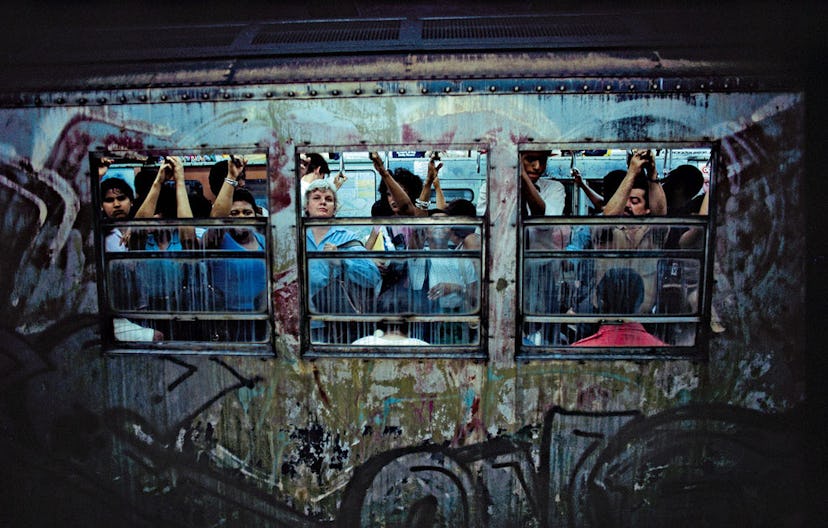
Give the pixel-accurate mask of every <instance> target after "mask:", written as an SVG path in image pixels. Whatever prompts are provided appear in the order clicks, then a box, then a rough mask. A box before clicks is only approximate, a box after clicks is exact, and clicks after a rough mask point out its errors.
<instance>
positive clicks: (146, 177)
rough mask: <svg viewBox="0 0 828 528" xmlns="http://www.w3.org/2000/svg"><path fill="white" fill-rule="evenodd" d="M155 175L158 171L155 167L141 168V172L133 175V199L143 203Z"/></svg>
mask: <svg viewBox="0 0 828 528" xmlns="http://www.w3.org/2000/svg"><path fill="white" fill-rule="evenodd" d="M157 173H158V169H157V168H156V167H141V170H139V171H138V174H136V175H135V198H136V199H137V200H141V201H143V200H144V198H146V197H147V194H149V190H150V187H152V182H154V181H155V175H156V174H157Z"/></svg>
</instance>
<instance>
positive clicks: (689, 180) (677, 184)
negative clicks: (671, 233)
mask: <svg viewBox="0 0 828 528" xmlns="http://www.w3.org/2000/svg"><path fill="white" fill-rule="evenodd" d="M703 186H704V175H703V174H702V172H701V171H700V170H699V169H698V168H696V167H695V166H693V165H687V164H685V165H679V166H678V167H676V168H675V169H673V170H671V171H670V172H669V173H668V174H667V176H666V177H665V178H664V181H663V182H662V183H661V188H662V189H664V197H665V198H666V199H667V211H668V214H690V213H694V212H697V211H698V210H699V208H698V206H697V205H696V206H693V205H691V201H692V199H693V198H694V197H695V196H696V195H698V194H699V191H701V189H702V187H703Z"/></svg>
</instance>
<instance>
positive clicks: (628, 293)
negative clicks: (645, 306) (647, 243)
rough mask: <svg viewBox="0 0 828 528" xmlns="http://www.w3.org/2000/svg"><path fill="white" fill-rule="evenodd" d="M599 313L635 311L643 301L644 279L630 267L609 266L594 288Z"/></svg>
mask: <svg viewBox="0 0 828 528" xmlns="http://www.w3.org/2000/svg"><path fill="white" fill-rule="evenodd" d="M595 296H596V299H597V300H598V311H599V313H619V314H626V313H635V312H636V311H637V310H638V308H639V306H641V303H642V302H643V301H644V281H643V280H642V278H641V275H639V274H638V272H636V271H635V270H633V269H631V268H611V269H609V270H607V272H606V273H605V274H604V277H603V278H602V279H601V280H600V281H599V282H598V286H597V287H596V289H595Z"/></svg>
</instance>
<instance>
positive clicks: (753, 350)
mask: <svg viewBox="0 0 828 528" xmlns="http://www.w3.org/2000/svg"><path fill="white" fill-rule="evenodd" d="M599 59H600V58H596V59H595V60H596V68H597V69H600V60H599ZM527 60H528V59H527ZM452 67H454V64H453V65H452ZM562 67H563V65H562ZM641 67H642V68H646V67H649V65H648V64H642V65H641ZM318 73H319V72H317V74H318ZM332 86H334V83H330V84H329V85H328V87H329V88H330V87H332ZM393 88H394V85H393V83H389V84H388V85H387V89H388V90H389V91H390V90H392V89H393ZM2 113H3V116H4V119H3V120H2V123H0V138H2V139H0V142H1V143H2V145H0V157H1V158H2V159H0V163H2V174H1V175H0V176H1V177H0V203H2V204H3V209H2V216H1V217H0V237H2V239H3V240H4V241H5V244H4V249H3V252H2V255H0V263H2V275H3V276H4V277H5V280H4V282H3V284H2V286H0V303H2V306H3V310H2V312H3V323H2V327H1V328H0V334H2V338H0V342H2V343H3V344H2V345H0V346H1V347H2V357H3V362H4V364H5V368H4V369H3V370H2V377H0V380H2V384H0V393H1V394H2V395H3V396H4V400H5V402H6V403H5V404H4V405H3V414H2V421H3V424H4V429H5V430H6V431H8V433H9V434H8V435H7V438H6V439H5V440H4V441H3V443H2V448H3V449H4V451H5V453H4V455H5V459H7V460H8V461H9V464H7V468H8V469H6V470H5V471H7V473H4V475H9V474H11V472H12V471H20V472H21V473H22V474H24V475H26V477H25V478H24V479H23V480H25V488H26V489H30V488H33V487H36V486H37V485H38V484H39V483H46V484H54V485H55V486H56V487H57V488H58V491H60V492H65V493H66V496H67V497H68V498H69V500H72V501H76V502H77V503H78V504H81V505H84V506H87V505H89V504H90V503H91V504H96V505H97V506H96V508H93V510H94V513H90V514H89V516H91V517H93V518H95V519H98V520H100V519H103V520H106V521H113V520H115V519H120V520H125V521H126V524H128V525H146V524H153V523H161V524H185V525H209V524H215V523H219V522H222V521H226V520H227V519H228V518H229V519H232V520H233V522H234V523H235V524H238V525H244V524H245V523H247V524H249V525H254V524H256V525H272V526H300V525H307V526H321V525H325V524H326V523H328V522H330V521H334V520H335V521H337V522H338V523H340V524H342V525H343V526H344V525H346V524H349V523H352V524H349V525H353V524H358V525H362V526H370V525H371V524H372V522H374V521H373V520H374V519H386V520H387V519H395V520H399V521H400V522H403V521H405V518H404V513H405V512H406V511H407V510H408V509H411V510H412V511H419V512H424V511H431V510H430V509H431V508H433V509H434V511H435V512H438V513H434V515H437V516H438V517H439V518H440V519H442V520H443V521H445V525H460V526H482V525H485V524H486V523H487V521H486V519H488V520H490V521H491V522H490V523H489V524H490V525H502V524H498V522H500V523H503V522H509V521H511V520H514V521H515V522H521V523H522V525H526V526H537V525H540V526H544V525H548V526H559V525H560V526H562V525H567V524H568V523H570V522H572V523H574V524H580V523H581V521H583V522H584V523H588V521H589V518H590V516H592V515H599V514H600V513H602V512H603V513H606V512H609V514H612V515H611V516H612V517H613V518H614V517H615V516H619V517H621V516H623V515H628V516H629V518H635V517H634V514H633V513H630V511H631V509H630V508H629V507H627V506H628V503H625V502H624V501H625V500H633V499H632V498H630V497H633V498H635V499H636V500H637V499H639V498H640V497H642V496H643V497H644V499H646V500H650V499H653V498H659V497H661V498H662V499H663V500H662V501H661V502H657V503H656V507H655V508H656V513H659V512H660V513H661V514H663V513H664V511H665V509H666V508H668V507H669V506H670V505H671V504H672V503H670V502H669V501H668V500H666V499H664V498H663V496H662V495H660V494H665V493H667V491H666V489H667V487H669V486H668V485H669V484H670V483H674V482H684V481H682V480H681V478H679V477H678V476H676V475H675V474H673V473H670V472H665V473H663V474H662V473H659V472H658V470H657V469H656V466H657V465H658V464H666V465H670V464H672V465H674V466H675V467H679V466H681V465H682V464H683V463H687V465H686V467H690V468H693V467H700V468H704V467H715V468H716V470H717V471H719V470H721V471H724V470H723V469H721V468H723V467H725V466H726V465H727V464H728V463H730V462H733V463H734V464H735V463H736V462H738V463H741V464H743V466H740V468H741V470H743V471H741V470H740V471H741V472H739V473H738V475H737V476H738V479H737V481H738V482H740V483H741V482H743V481H744V482H747V484H745V489H747V490H748V491H747V492H746V493H745V496H743V497H742V499H745V500H747V502H748V503H749V505H751V506H756V508H757V509H756V511H757V512H760V513H761V512H765V513H768V514H769V518H771V519H777V520H778V519H779V517H778V515H779V514H780V512H784V511H787V510H786V508H788V507H789V506H790V505H791V503H793V504H794V505H796V497H795V493H794V492H791V496H788V494H787V493H788V492H787V491H786V490H785V489H784V487H783V486H780V487H779V488H780V490H778V491H777V492H775V493H774V492H773V491H772V490H771V491H769V490H767V489H765V487H763V486H764V485H763V484H761V483H760V484H757V483H756V482H754V481H753V480H751V478H750V477H749V475H748V474H749V473H750V470H754V469H757V468H758V470H757V471H759V472H758V473H757V475H761V476H764V478H765V479H766V480H770V476H769V475H781V477H780V479H781V481H782V482H783V483H784V482H787V483H791V488H788V489H792V490H793V489H795V486H794V485H793V484H792V482H794V481H795V478H796V477H795V475H796V472H797V471H798V469H799V467H798V463H799V462H798V459H797V458H796V443H795V442H794V441H792V440H791V439H790V438H789V436H787V434H786V433H785V428H784V427H780V426H779V422H781V423H782V424H783V425H785V424H786V423H787V422H785V419H781V418H779V417H778V416H773V415H776V414H780V415H782V414H784V413H785V412H787V411H791V410H793V409H794V408H795V407H796V405H797V404H798V403H800V402H801V401H802V399H803V398H804V393H805V391H804V387H803V381H802V380H803V378H804V372H803V369H804V360H803V349H804V338H803V337H802V330H803V327H802V324H803V323H802V321H803V312H804V285H803V277H804V266H805V262H804V240H803V237H802V236H801V234H802V230H803V229H804V216H803V215H804V213H803V211H802V207H801V203H802V193H803V189H802V187H801V186H802V179H801V177H800V174H801V172H802V165H803V150H802V144H803V142H804V138H803V126H804V125H803V115H804V102H803V99H802V96H801V95H799V94H774V93H765V94H748V93H734V94H725V93H714V94H685V95H672V96H657V95H651V94H648V95H641V96H631V95H614V94H596V95H584V96H574V95H566V96H564V95H557V94H553V95H536V94H532V95H525V96H510V95H506V94H497V95H477V94H475V95H464V96H463V97H454V96H451V97H445V98H439V97H436V98H435V97H420V98H418V97H397V98H394V97H376V98H361V99H356V98H352V99H336V98H330V97H329V98H321V97H320V98H318V99H313V100H310V99H303V100H295V101H290V100H279V101H251V102H247V101H227V102H223V101H222V102H209V103H202V102H197V103H178V102H176V103H174V102H166V103H155V104H146V105H128V104H127V105H120V106H117V107H104V108H95V109H92V108H65V109H61V108H49V109H28V108H27V109H4V110H2ZM530 138H531V139H530ZM642 138H646V139H647V140H648V142H669V141H679V140H681V141H687V140H692V141H706V140H719V141H721V145H722V150H723V153H724V160H723V172H722V174H723V175H724V177H723V178H722V180H721V181H719V182H718V192H719V195H718V196H717V207H718V209H717V219H718V222H717V228H716V229H717V233H716V237H717V248H716V286H715V288H714V294H713V295H714V296H713V305H714V307H715V308H716V309H717V310H718V313H719V315H720V317H721V319H722V324H723V326H724V327H725V328H726V331H725V332H723V333H722V334H716V335H714V336H713V337H712V338H711V346H710V360H709V362H706V363H705V362H691V361H664V360H661V361H641V362H638V361H637V362H634V361H612V362H598V361H577V362H576V361H538V360H532V361H516V360H515V359H514V353H515V350H514V348H515V338H514V334H515V331H516V329H515V325H514V316H515V309H516V308H515V302H516V301H515V296H516V287H515V265H514V261H513V260H511V259H509V258H489V259H488V264H489V265H490V278H491V283H490V285H489V287H488V290H489V291H488V293H489V296H490V304H489V307H488V310H489V311H488V322H489V328H488V329H487V330H488V335H489V345H488V346H489V348H488V354H489V360H488V361H485V362H476V361H471V360H443V359H439V360H426V359H423V360H419V359H418V360H413V359H405V360H392V359H380V360H362V359H324V360H315V361H307V360H305V359H303V358H302V357H301V355H300V351H299V349H298V343H299V338H298V332H299V328H300V320H299V311H298V300H299V296H300V291H299V289H298V286H297V278H298V276H299V273H300V271H299V263H298V262H297V259H296V254H297V241H296V237H295V236H293V235H291V233H295V231H296V220H297V217H298V212H297V207H298V205H297V204H298V200H297V199H296V198H295V195H294V192H295V189H294V184H295V179H294V175H293V164H294V149H295V147H296V146H311V147H312V146H319V147H320V148H322V147H331V146H360V145H361V144H362V142H363V141H364V142H365V143H366V144H367V145H369V146H371V145H394V146H398V145H399V146H417V145H426V146H435V147H446V146H450V145H478V144H479V145H484V146H486V147H487V148H488V149H489V151H488V156H489V158H488V159H489V169H490V178H491V179H490V193H491V196H492V197H493V199H492V201H491V203H493V204H498V206H497V208H496V209H493V211H492V214H491V216H490V218H489V220H490V223H491V230H492V236H491V238H492V239H493V240H497V241H498V242H497V244H496V245H493V247H492V248H491V255H490V257H495V256H496V257H501V256H502V255H507V256H512V255H515V254H516V237H515V234H514V231H515V228H514V220H515V217H516V214H517V208H516V203H517V198H518V194H517V186H516V184H515V182H516V178H515V174H516V167H517V160H518V156H517V147H518V145H517V144H518V143H525V142H529V141H534V142H538V143H541V142H555V143H558V142H585V141H588V140H589V141H605V142H619V141H640V140H642ZM203 145H206V146H208V147H220V148H229V149H232V148H234V147H251V146H254V145H255V146H258V147H259V148H261V149H263V150H266V151H267V153H268V156H269V158H268V160H269V166H268V169H269V177H270V180H271V181H270V202H269V205H270V207H269V211H270V214H271V222H272V224H273V225H274V229H273V240H272V241H273V253H272V255H270V258H271V264H272V269H273V275H274V277H273V283H272V285H273V292H272V293H273V299H274V302H273V308H274V318H275V328H276V333H277V334H278V337H277V339H276V347H277V348H276V351H277V355H276V356H275V357H272V358H239V357H223V356H211V357H202V356H191V357H186V358H181V357H178V356H174V355H170V356H162V355H157V356H152V355H136V356H128V357H127V356H116V357H108V356H102V355H101V353H100V350H99V337H98V335H97V320H96V318H95V314H96V312H97V297H96V295H95V289H96V282H95V280H96V275H95V274H96V271H95V266H94V247H93V244H94V242H93V240H94V237H93V221H92V218H93V215H94V214H96V212H95V211H92V206H91V194H90V193H91V191H90V185H89V182H90V178H89V174H88V170H89V168H88V162H87V156H88V153H89V151H91V150H92V151H94V150H95V149H97V148H99V147H107V148H113V147H118V148H121V149H127V150H137V149H141V148H150V147H152V148H156V149H161V150H163V149H172V148H174V147H182V148H199V147H201V146H203ZM44 211H45V215H44V214H43V213H44ZM757 240H761V241H762V243H761V244H757V243H756V241H757ZM688 404H697V405H698V407H691V408H692V411H688V415H683V414H682V411H677V410H676V409H677V408H681V407H683V406H684V405H688ZM719 404H729V405H732V406H734V407H726V406H724V405H722V406H719ZM561 409H565V410H566V411H565V412H560V410H561ZM755 410H760V411H763V412H765V413H767V414H760V413H754V411H755ZM711 424H712V425H711ZM570 425H571V427H570ZM568 427H570V428H569V429H567V428H568ZM708 428H709V429H708ZM719 429H721V430H722V431H725V432H729V434H732V435H734V438H737V439H738V440H744V439H745V438H747V439H749V441H747V442H746V443H745V444H744V445H745V446H747V447H745V450H746V451H747V452H749V455H750V456H749V457H746V458H744V459H743V458H740V453H741V452H738V451H735V450H734V451H729V450H728V449H730V448H731V446H730V444H728V446H727V449H726V448H724V447H722V446H721V445H720V444H717V443H716V442H717V441H720V440H710V439H707V440H704V441H703V440H701V439H699V440H698V443H693V440H688V439H687V438H689V437H692V436H693V435H692V434H689V435H687V436H683V433H684V432H688V431H689V432H690V433H693V432H695V431H699V430H703V431H705V432H706V433H709V434H710V435H711V436H713V432H714V431H718V430H719ZM722 434H725V433H722ZM677 439H680V440H681V441H686V442H688V443H690V444H692V445H690V446H689V447H688V449H687V451H686V452H683V453H682V452H678V448H676V451H677V452H675V453H674V452H673V451H670V452H669V453H667V452H666V448H668V447H670V446H673V445H674V444H675V443H676V442H677V441H678V440H677ZM625 442H626V444H625ZM705 442H708V443H705ZM722 442H724V441H722ZM627 444H628V445H631V446H634V448H632V447H631V448H630V450H628V451H625V450H624V447H623V446H624V445H627ZM682 445H683V444H682ZM710 445H714V446H716V447H721V450H719V451H716V452H715V453H713V454H710V453H706V454H704V455H703V456H702V455H699V456H698V458H694V456H695V455H696V454H698V452H701V451H703V450H704V449H703V448H704V447H705V446H710ZM662 447H663V448H665V451H661V450H659V448H662ZM764 448H767V450H768V452H770V453H772V454H776V455H779V456H778V457H777V458H776V461H775V462H774V463H775V464H776V465H775V466H773V467H770V468H766V467H764V466H763V465H762V464H763V463H765V459H763V458H762V457H761V456H759V455H758V454H757V453H759V452H760V451H761V450H762V449H764ZM613 457H614V458H613ZM670 457H672V458H670ZM682 457H686V458H682ZM705 457H708V458H705ZM24 460H26V461H25V462H24ZM734 461H736V462H734ZM624 464H629V466H625V465H624ZM693 464H697V466H695V465H693ZM706 464H707V465H706ZM780 466H781V467H780ZM774 470H776V471H778V473H774V472H773V471H774ZM590 471H592V473H590ZM636 471H638V473H636ZM67 475H68V476H69V477H67ZM504 475H505V476H504ZM715 475H716V477H715V478H718V475H719V473H716V474H715ZM791 475H794V476H791ZM577 479H581V480H577ZM659 479H661V480H659ZM76 480H82V481H85V482H89V481H91V482H95V483H101V486H100V487H97V486H92V488H93V489H88V488H87V487H84V488H83V489H81V490H72V487H73V486H74V484H73V483H74V482H75V481H76ZM712 480H714V477H711V481H712ZM617 482H622V483H623V485H624V486H627V487H623V488H620V487H613V485H614V483H617ZM104 483H105V484H104ZM660 483H661V484H663V485H664V486H665V487H664V488H660V487H658V486H660V485H661V484H660ZM543 484H546V487H545V488H544V487H543ZM759 488H761V490H762V493H760V494H758V495H751V493H752V492H753V491H755V490H756V489H759ZM709 489H710V488H705V490H707V491H708V492H709ZM642 490H643V491H642ZM650 492H651V493H652V494H651V495H646V493H650ZM42 493H43V492H39V491H38V492H35V493H33V494H32V495H31V498H29V499H27V500H29V501H31V502H36V501H40V500H44V496H43V495H42ZM768 494H770V500H767V499H768ZM711 495H712V493H702V494H700V495H699V496H698V497H699V498H694V497H688V496H685V497H683V498H684V499H685V502H684V503H682V504H683V507H684V508H687V509H690V508H691V507H692V506H694V505H703V501H702V499H705V500H707V499H710V497H711ZM428 496H434V497H440V498H439V501H438V504H436V505H434V504H431V503H430V502H428V501H426V502H420V499H421V497H428ZM561 497H562V498H561ZM756 497H759V498H756ZM644 499H642V500H644ZM748 499H750V500H748ZM109 504H117V505H118V507H115V506H110V505H109ZM625 504H627V506H625ZM659 505H660V506H659ZM120 507H123V508H124V509H126V510H127V512H126V513H125V514H123V515H124V517H123V519H121V518H120V515H121V513H120V512H119V511H118V510H119V509H120ZM658 508H661V509H658ZM746 509H748V508H747V507H746ZM648 511H649V510H648ZM717 511H718V510H717ZM69 515H70V518H73V519H74V518H80V519H87V518H88V517H84V515H83V513H82V512H79V511H75V510H72V509H70V511H69ZM640 515H642V516H643V515H644V514H643V513H641V514H640ZM653 515H654V517H652V518H655V519H659V517H658V515H656V514H653ZM754 515H759V514H758V513H756V514H754ZM233 516H235V517H233ZM452 516H456V517H452ZM452 518H456V522H455V523H454V524H452V522H451V521H450V520H451V519H452ZM597 518H598V519H600V517H597ZM608 518H609V517H608ZM652 518H648V519H652ZM387 522H388V524H389V525H390V524H392V522H391V521H387ZM592 522H593V523H595V522H597V521H596V520H595V518H592ZM653 522H655V521H653ZM114 524H118V523H114ZM619 524H622V525H623V524H624V523H623V522H621V521H619ZM633 524H634V523H633ZM593 525H595V524H593ZM645 525H646V522H645ZM650 525H655V524H650Z"/></svg>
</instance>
